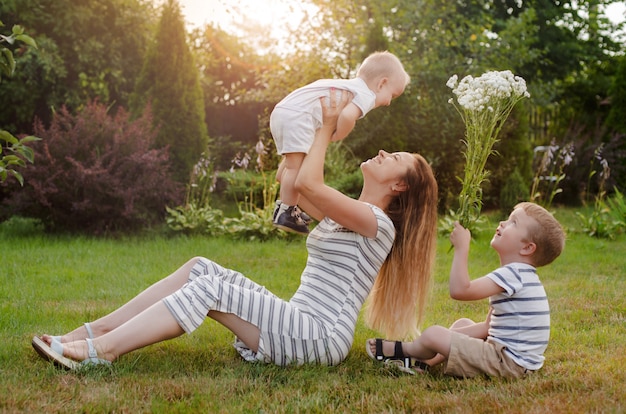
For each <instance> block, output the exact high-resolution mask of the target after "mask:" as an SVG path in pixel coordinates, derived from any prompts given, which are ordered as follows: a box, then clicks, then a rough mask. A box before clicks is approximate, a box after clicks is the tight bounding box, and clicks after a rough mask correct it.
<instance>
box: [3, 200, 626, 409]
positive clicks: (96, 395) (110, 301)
mask: <svg viewBox="0 0 626 414" xmlns="http://www.w3.org/2000/svg"><path fill="white" fill-rule="evenodd" d="M555 215H556V217H557V218H558V219H559V220H561V222H562V223H564V224H565V225H566V227H567V228H568V233H569V235H568V241H567V245H566V250H565V252H564V254H563V255H562V256H561V257H560V258H559V259H558V260H557V261H556V262H555V263H554V264H552V265H550V266H548V267H546V268H541V269H539V274H540V277H541V278H542V280H543V282H544V284H545V287H546V290H547V292H548V296H549V298H550V305H551V308H552V337H551V342H550V346H549V347H548V350H547V353H546V364H545V366H544V368H543V369H541V370H540V371H539V372H537V373H536V374H535V375H533V376H531V377H529V378H526V379H522V380H515V381H507V380H499V379H495V380H494V379H485V378H475V379H469V380H459V379H453V378H449V377H444V376H443V375H442V374H441V371H440V370H437V369H435V370H433V372H432V373H430V374H428V375H419V376H414V377H412V376H408V375H405V374H402V373H400V372H398V371H396V370H393V369H390V368H385V367H384V366H382V365H380V364H377V363H374V362H373V361H371V360H370V359H369V358H368V356H367V354H366V353H365V350H364V342H365V340H366V339H367V338H369V337H372V336H375V333H374V332H372V331H370V330H369V329H367V328H366V327H365V326H364V325H363V324H362V323H360V324H359V326H358V327H357V331H356V338H355V342H354V345H353V349H352V352H351V353H350V356H349V357H348V358H347V360H346V361H345V362H344V363H342V364H341V365H339V366H337V367H320V366H303V367H287V368H280V367H276V366H273V365H264V364H250V363H246V362H244V361H242V360H241V359H240V357H239V356H238V354H237V353H236V351H235V350H234V348H233V347H232V345H231V344H232V339H233V337H232V334H229V333H228V331H226V330H225V329H224V328H223V327H221V326H220V325H218V324H216V323H215V322H213V321H211V320H207V321H206V322H205V323H204V324H203V325H202V326H201V327H200V329H198V330H197V331H196V332H195V333H194V334H192V335H185V336H183V337H180V338H177V339H175V340H172V341H168V342H166V343H162V344H157V345H153V346H149V347H147V348H144V349H141V350H139V351H136V352H133V353H130V354H128V355H125V356H123V357H121V358H120V359H119V360H118V361H117V362H116V363H115V364H114V365H113V366H112V367H95V368H91V369H88V370H85V371H84V372H78V373H68V372H64V371H61V370H58V369H56V368H54V367H53V366H52V365H51V364H49V363H46V362H44V361H43V360H42V359H40V358H39V357H38V356H37V354H36V353H35V352H34V350H33V349H32V347H31V345H30V341H31V338H32V336H33V335H35V334H41V333H51V334H60V333H64V332H66V331H69V330H70V329H73V328H74V327H76V326H78V325H80V324H82V323H83V322H85V321H89V320H92V319H95V318H97V317H99V316H101V315H103V314H105V313H107V312H109V311H111V310H113V309H115V308H116V307H118V306H119V305H121V304H123V303H124V302H125V301H127V300H128V299H130V298H131V297H132V296H134V295H135V294H136V293H138V292H139V291H141V290H142V289H143V288H145V287H146V286H148V285H149V284H151V283H153V282H154V281H156V280H158V279H160V278H161V277H163V276H165V275H166V274H168V273H169V272H170V271H172V270H174V269H175V268H176V267H177V266H178V265H180V264H182V263H184V262H185V261H186V260H187V259H189V258H190V257H193V256H197V255H202V256H207V257H209V258H211V259H213V260H215V261H217V262H219V263H220V264H223V265H225V266H227V267H232V268H235V269H237V270H240V271H242V272H243V273H244V274H246V275H248V276H249V277H251V278H252V279H254V280H256V281H258V282H260V283H262V284H264V285H266V286H267V287H268V288H269V289H270V290H272V291H274V292H275V293H276V294H278V295H280V296H282V297H285V298H288V297H289V296H290V295H291V293H292V292H293V291H294V290H295V289H296V287H297V285H298V279H299V274H300V272H301V270H302V267H303V266H304V263H305V260H306V252H305V248H304V239H298V240H295V241H293V240H292V241H272V242H267V243H254V242H250V243H247V242H240V241H239V242H238V241H232V240H229V239H227V238H219V239H208V238H202V237H173V238H166V237H163V236H154V237H141V238H125V239H120V240H110V239H94V238H87V237H67V236H48V235H45V234H43V233H42V232H41V231H39V230H38V229H36V228H35V227H33V226H32V225H29V224H27V223H26V224H25V223H23V222H19V221H10V222H6V223H3V224H1V225H0V252H2V253H1V254H2V272H1V273H0V274H1V278H2V279H1V282H2V283H1V284H0V309H1V311H0V333H1V334H2V340H1V344H2V347H1V348H0V367H1V368H0V369H1V373H2V378H1V380H0V381H1V383H0V384H1V387H0V392H1V394H0V411H1V412H33V411H38V410H41V409H45V411H46V412H89V413H91V412H132V413H135V412H228V413H232V412H267V413H270V412H272V413H273V412H285V413H291V412H372V413H378V412H468V413H469V412H506V413H515V412H519V413H529V412H530V413H532V412H549V413H561V412H568V413H571V412H573V413H577V412H580V413H586V412H626V396H625V395H626V392H625V391H624V387H625V386H626V372H625V369H626V300H625V298H624V291H625V288H626V243H625V242H626V237H625V236H623V235H622V236H621V237H620V238H618V239H617V240H613V241H608V240H598V239H594V238H591V237H589V236H586V235H584V234H581V233H580V232H578V231H576V230H575V228H576V226H577V221H576V218H575V216H574V210H571V209H557V210H556V214H555ZM495 226H496V222H495V220H493V219H492V220H491V223H490V225H488V226H487V228H488V230H485V231H484V232H483V233H481V234H479V235H478V238H477V240H475V242H474V243H473V244H472V251H471V257H470V263H471V267H470V274H471V275H472V277H478V276H482V275H483V274H485V273H486V272H488V271H489V270H492V269H493V268H494V267H496V266H497V265H498V259H497V256H496V254H495V252H493V251H492V250H491V249H490V248H489V240H490V238H491V235H492V234H493V229H495ZM448 248H449V242H448V240H447V239H446V238H444V237H442V238H440V240H439V249H438V256H437V272H436V282H435V286H434V289H433V294H432V298H431V301H430V305H429V310H428V315H427V320H426V322H425V324H424V326H428V325H430V324H433V323H437V324H443V325H448V324H450V323H451V322H453V321H454V320H455V319H457V318H458V317H461V316H468V317H471V318H474V319H476V320H479V319H482V318H483V317H484V315H485V312H486V310H487V303H486V301H484V302H483V301H481V302H479V303H461V302H455V301H452V300H451V299H450V298H449V297H448V292H447V279H448V272H449V266H450V262H451V259H452V254H451V253H448Z"/></svg>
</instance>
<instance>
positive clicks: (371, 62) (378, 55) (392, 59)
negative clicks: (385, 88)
mask: <svg viewBox="0 0 626 414" xmlns="http://www.w3.org/2000/svg"><path fill="white" fill-rule="evenodd" d="M356 75H357V77H359V78H362V79H363V80H364V81H366V82H368V81H372V80H375V79H376V78H379V77H381V76H386V77H388V78H391V77H394V76H396V75H400V76H404V78H405V79H404V82H405V83H404V86H406V85H408V84H409V82H410V81H411V77H410V76H409V74H408V73H406V71H405V70H404V66H403V65H402V62H400V59H398V57H397V56H396V55H394V54H393V53H391V52H387V51H383V52H374V53H372V54H371V55H369V56H368V57H367V58H365V60H364V61H363V63H361V66H360V67H359V70H358V71H357V74H356Z"/></svg>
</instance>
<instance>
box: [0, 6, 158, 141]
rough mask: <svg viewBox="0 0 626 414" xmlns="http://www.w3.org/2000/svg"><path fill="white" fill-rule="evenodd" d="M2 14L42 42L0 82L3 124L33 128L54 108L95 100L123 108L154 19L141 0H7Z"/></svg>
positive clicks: (21, 57) (0, 8) (19, 59)
mask: <svg viewBox="0 0 626 414" xmlns="http://www.w3.org/2000/svg"><path fill="white" fill-rule="evenodd" d="M0 16H2V19H3V21H4V22H5V23H6V24H9V25H12V24H16V23H19V24H21V25H23V27H24V28H25V29H26V30H27V31H28V33H30V34H31V35H32V36H34V37H35V38H37V39H38V42H39V44H40V45H39V46H40V47H39V49H37V50H28V51H26V53H24V54H21V53H20V54H17V55H16V61H17V64H18V65H19V66H20V72H19V73H18V75H17V76H16V77H15V78H14V79H11V80H9V81H8V82H6V83H4V82H3V83H2V84H0V99H1V101H2V102H6V103H7V104H10V105H7V106H3V107H2V109H1V110H0V125H3V126H11V127H12V128H13V127H14V128H16V129H17V130H19V131H27V132H32V131H31V129H32V126H33V121H34V119H35V118H37V119H40V120H42V121H43V122H44V123H49V122H50V120H51V119H52V114H53V112H54V110H55V109H59V108H60V107H61V106H63V105H65V106H66V107H67V108H69V109H70V110H77V109H80V108H81V107H82V105H84V104H85V103H86V102H88V101H89V100H92V99H98V100H99V101H100V102H106V103H111V104H112V105H114V106H116V107H118V106H122V107H126V106H127V104H128V99H129V96H130V94H131V93H132V91H133V87H134V82H135V79H136V78H137V76H138V74H139V72H140V70H141V66H142V61H143V56H144V54H145V50H146V46H147V41H148V35H149V33H150V31H149V30H150V28H151V25H152V24H153V23H154V12H153V8H152V6H151V3H150V2H146V1H143V0H83V1H80V2H76V1H73V0H5V1H2V2H0Z"/></svg>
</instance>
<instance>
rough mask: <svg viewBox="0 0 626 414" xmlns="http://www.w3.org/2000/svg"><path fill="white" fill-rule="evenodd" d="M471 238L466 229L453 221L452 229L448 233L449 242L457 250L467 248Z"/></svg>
mask: <svg viewBox="0 0 626 414" xmlns="http://www.w3.org/2000/svg"><path fill="white" fill-rule="evenodd" d="M471 239H472V235H471V233H470V231H469V230H468V229H466V228H465V227H463V226H461V224H460V223H459V222H458V221H455V222H454V229H453V230H452V233H450V243H452V246H454V248H455V249H456V250H457V251H458V250H469V244H470V241H471Z"/></svg>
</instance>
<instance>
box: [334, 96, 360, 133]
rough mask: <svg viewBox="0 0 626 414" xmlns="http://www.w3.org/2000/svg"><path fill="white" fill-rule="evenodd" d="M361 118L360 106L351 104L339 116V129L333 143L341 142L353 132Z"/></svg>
mask: <svg viewBox="0 0 626 414" xmlns="http://www.w3.org/2000/svg"><path fill="white" fill-rule="evenodd" d="M360 117H361V110H360V109H359V107H358V106H356V105H355V104H353V103H352V102H350V103H349V104H348V105H347V106H346V107H345V108H343V111H341V115H339V119H338V120H337V129H336V130H335V133H334V134H333V136H332V139H331V140H332V141H341V140H342V139H344V138H345V137H347V136H348V134H350V132H352V130H353V129H354V125H355V124H356V121H357V119H359V118H360Z"/></svg>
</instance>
